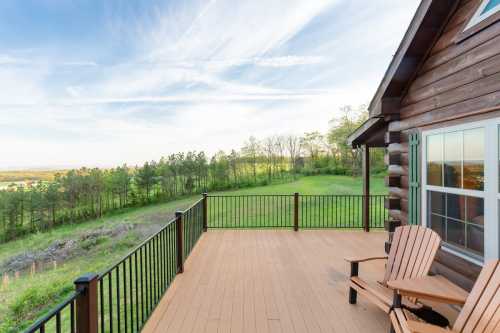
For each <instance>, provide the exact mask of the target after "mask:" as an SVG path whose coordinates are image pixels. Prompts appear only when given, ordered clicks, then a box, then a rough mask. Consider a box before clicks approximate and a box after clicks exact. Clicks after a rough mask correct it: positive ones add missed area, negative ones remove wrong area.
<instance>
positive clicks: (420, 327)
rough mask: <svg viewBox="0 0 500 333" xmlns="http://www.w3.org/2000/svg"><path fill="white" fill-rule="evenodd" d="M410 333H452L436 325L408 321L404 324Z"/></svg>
mask: <svg viewBox="0 0 500 333" xmlns="http://www.w3.org/2000/svg"><path fill="white" fill-rule="evenodd" d="M406 325H407V326H408V329H409V330H410V332H411V333H453V332H454V331H452V330H449V329H445V328H442V327H439V326H436V325H431V324H427V323H423V322H419V321H414V320H408V321H407V322H406Z"/></svg>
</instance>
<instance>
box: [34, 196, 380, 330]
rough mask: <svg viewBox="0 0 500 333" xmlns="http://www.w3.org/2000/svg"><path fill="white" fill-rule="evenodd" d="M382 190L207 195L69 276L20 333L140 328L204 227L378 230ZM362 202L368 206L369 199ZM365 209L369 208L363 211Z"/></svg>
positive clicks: (182, 264) (180, 270)
mask: <svg viewBox="0 0 500 333" xmlns="http://www.w3.org/2000/svg"><path fill="white" fill-rule="evenodd" d="M384 199H385V196H384V195H374V196H363V195H300V194H299V193H295V194H292V195H288V194H286V195H208V194H204V195H203V198H201V199H199V200H198V201H196V202H195V203H194V204H193V205H191V206H190V207H189V208H188V209H186V210H184V211H178V212H176V214H175V218H173V219H172V220H170V221H168V222H167V223H166V224H165V226H163V228H162V229H161V230H160V231H158V232H157V233H155V234H153V235H152V236H150V237H149V238H148V239H146V240H145V241H144V242H142V243H141V244H140V245H139V246H137V247H136V248H135V249H134V250H132V251H131V252H130V253H129V254H127V255H126V256H125V257H124V258H122V259H121V260H120V261H119V262H118V263H116V264H115V265H113V266H112V267H110V268H109V269H107V270H106V271H104V272H102V273H101V274H87V275H84V276H82V277H80V278H78V279H77V280H76V281H75V291H74V292H73V293H72V294H71V295H70V296H69V298H67V299H66V300H65V301H64V302H62V303H60V304H59V305H58V306H56V307H55V308H54V309H53V310H52V311H50V312H49V313H48V314H46V315H45V316H44V317H42V318H41V319H39V320H38V321H37V322H36V323H35V324H33V325H32V326H31V327H30V328H29V329H27V330H26V332H29V333H31V332H40V333H44V332H47V331H51V332H53V331H55V332H58V333H59V332H77V333H83V332H85V333H97V332H102V333H104V332H139V331H140V330H141V328H142V327H143V325H144V324H145V323H146V321H147V319H148V318H149V316H150V315H151V313H152V312H153V310H154V309H155V307H156V305H157V304H158V303H159V301H160V299H161V297H162V296H163V294H164V293H165V291H166V290H167V289H168V287H169V286H170V284H171V283H172V281H173V279H174V278H175V276H176V275H177V274H179V273H182V272H183V271H184V262H185V260H186V259H187V257H188V256H189V254H190V253H191V251H192V250H193V248H194V246H195V245H196V242H197V241H198V239H199V238H200V236H201V234H202V233H203V232H204V231H206V230H207V228H290V229H292V228H293V229H294V230H295V231H298V230H299V229H300V228H363V229H364V230H366V231H368V230H369V229H370V228H380V227H383V225H384V220H385V219H386V218H387V211H386V209H385V208H384ZM368 204H369V205H368ZM367 207H369V209H368V210H367Z"/></svg>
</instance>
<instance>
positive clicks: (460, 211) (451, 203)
mask: <svg viewBox="0 0 500 333" xmlns="http://www.w3.org/2000/svg"><path fill="white" fill-rule="evenodd" d="M446 209H447V212H446V216H448V217H451V218H454V219H457V220H462V221H465V197H464V196H462V195H458V194H451V193H448V194H446Z"/></svg>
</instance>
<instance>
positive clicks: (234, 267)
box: [143, 230, 389, 333]
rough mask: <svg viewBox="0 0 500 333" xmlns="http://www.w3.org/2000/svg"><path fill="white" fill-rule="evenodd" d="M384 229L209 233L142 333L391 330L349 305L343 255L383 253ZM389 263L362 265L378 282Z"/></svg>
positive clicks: (375, 314)
mask: <svg viewBox="0 0 500 333" xmlns="http://www.w3.org/2000/svg"><path fill="white" fill-rule="evenodd" d="M385 239H386V234H385V233H382V232H370V233H364V232H360V231H338V230H303V231H302V230H301V231H300V232H293V231H289V230H210V231H208V232H207V233H204V234H203V236H202V237H201V238H200V240H199V242H198V244H197V245H196V246H195V248H194V249H193V251H192V253H191V255H190V257H189V258H188V260H187V261H186V263H185V266H184V273H183V274H180V275H178V276H177V277H176V278H175V280H174V282H173V283H172V285H171V286H170V288H169V289H168V291H167V293H166V294H165V295H164V296H163V298H162V300H161V302H160V304H158V306H157V308H156V309H155V311H154V312H153V314H152V316H151V318H150V319H149V320H148V322H147V323H146V325H145V327H144V329H143V332H148V333H149V332H152V333H153V332H233V333H234V332H266V333H275V332H287V333H288V332H296V333H302V332H305V333H312V332H349V333H356V332H375V333H376V332H384V333H385V332H387V331H388V330H389V321H388V318H387V316H386V315H385V314H384V313H383V312H382V311H380V310H378V309H377V308H376V307H375V306H373V305H372V304H370V303H369V302H367V301H366V300H364V299H363V297H359V298H358V304H357V305H354V306H353V305H349V304H348V302H347V277H348V274H347V273H348V269H349V267H348V265H347V264H346V263H345V262H344V260H343V258H344V257H346V256H356V255H366V254H369V255H376V254H382V252H383V243H384V241H385ZM383 272H384V266H383V262H370V263H366V264H365V263H364V264H363V265H362V266H361V269H360V275H362V276H363V277H364V278H367V279H370V280H373V281H375V280H376V279H380V278H381V276H382V275H383Z"/></svg>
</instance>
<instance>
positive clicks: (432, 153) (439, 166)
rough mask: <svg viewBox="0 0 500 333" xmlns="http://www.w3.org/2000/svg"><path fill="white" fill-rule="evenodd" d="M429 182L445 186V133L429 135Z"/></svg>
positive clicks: (429, 183)
mask: <svg viewBox="0 0 500 333" xmlns="http://www.w3.org/2000/svg"><path fill="white" fill-rule="evenodd" d="M427 184H428V185H435V186H443V135H441V134H439V135H430V136H428V137H427Z"/></svg>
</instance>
